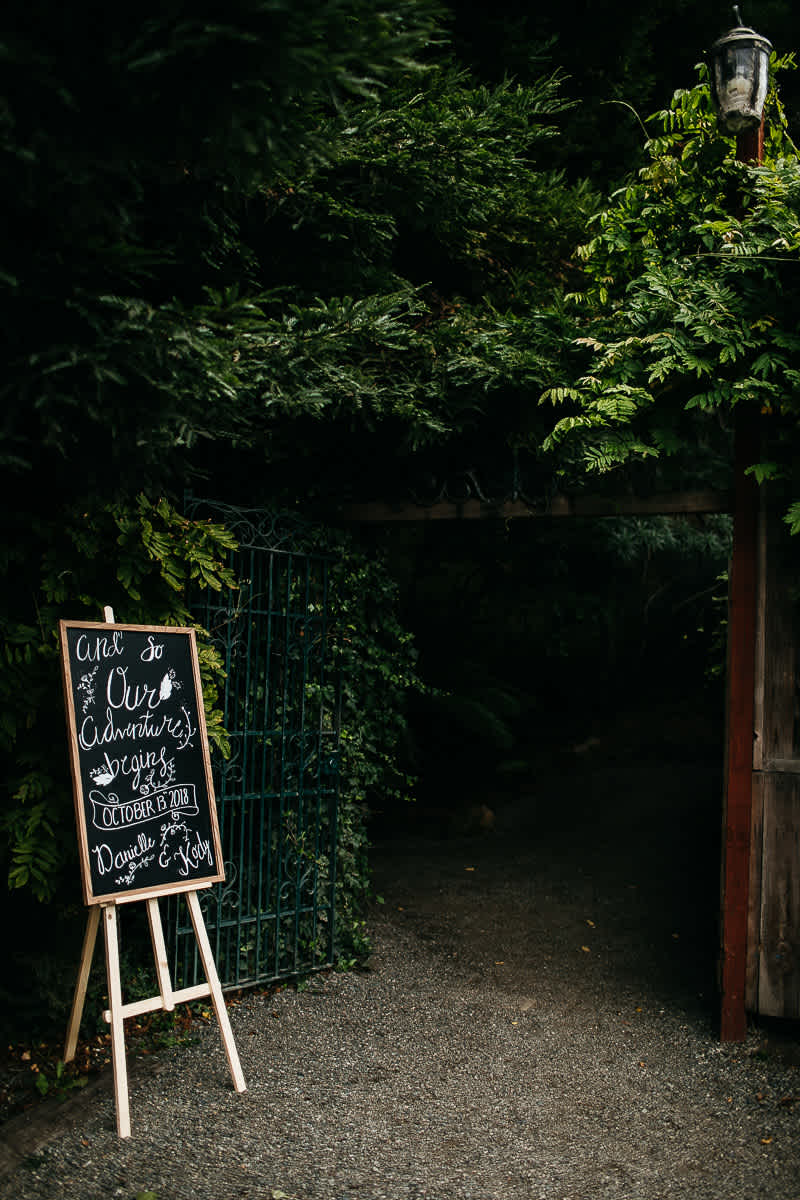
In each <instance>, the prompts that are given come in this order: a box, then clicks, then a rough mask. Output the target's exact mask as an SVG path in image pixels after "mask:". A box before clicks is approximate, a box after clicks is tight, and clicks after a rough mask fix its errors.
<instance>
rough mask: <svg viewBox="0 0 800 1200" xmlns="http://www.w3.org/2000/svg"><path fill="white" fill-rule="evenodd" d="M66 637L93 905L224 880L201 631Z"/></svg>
mask: <svg viewBox="0 0 800 1200" xmlns="http://www.w3.org/2000/svg"><path fill="white" fill-rule="evenodd" d="M59 628H60V633H61V661H62V666H63V676H64V695H65V699H66V707H67V724H68V730H69V742H70V759H71V764H72V777H73V786H74V792H75V811H76V818H77V823H78V835H79V842H80V852H81V871H82V877H83V891H84V898H85V900H86V903H87V904H99V903H101V902H105V901H109V900H112V899H115V898H117V897H120V898H121V897H124V898H125V899H133V898H134V897H138V896H142V895H144V896H147V895H152V894H153V893H154V892H155V891H178V890H187V889H189V888H195V887H197V886H206V885H207V884H211V883H215V882H217V881H218V880H220V879H223V878H224V872H223V869H222V856H221V850H220V839H219V826H218V822H217V812H216V805H215V801H214V789H213V785H212V782H211V769H210V762H209V754H208V739H207V736H206V726H205V716H204V713H203V699H202V690H201V686H200V672H199V668H198V663H197V646H196V642H195V634H194V630H193V629H179V628H168V627H161V626H148V625H109V624H105V623H89V622H78V621H60V622H59Z"/></svg>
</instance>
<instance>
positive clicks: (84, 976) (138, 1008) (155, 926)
mask: <svg viewBox="0 0 800 1200" xmlns="http://www.w3.org/2000/svg"><path fill="white" fill-rule="evenodd" d="M198 890H199V889H197V888H195V889H193V890H187V891H185V892H182V893H179V894H181V895H183V896H185V899H186V904H187V906H188V908H189V916H190V917H191V920H192V925H193V927H194V932H195V937H196V938H197V946H198V950H199V952H200V958H201V960H202V963H203V969H204V971H205V975H206V980H207V982H206V983H199V984H197V985H195V986H194V987H188V988H180V989H179V990H178V991H173V989H172V981H171V978H170V973H169V966H168V964H167V949H166V944H165V942H164V932H163V929H162V925H161V914H160V912H159V908H158V895H159V894H160V895H166V894H169V895H175V893H174V892H170V893H159V894H156V895H153V896H150V897H148V898H147V900H146V901H145V903H146V904H147V919H148V922H149V925H150V937H151V939H152V943H153V955H154V958H155V965H156V975H157V977H158V987H159V994H158V995H157V996H151V997H150V998H149V999H147V1000H135V1001H133V1002H132V1003H131V1004H123V1002H122V983H121V978H120V970H119V938H118V933H117V908H118V907H119V906H120V905H121V904H125V903H126V901H125V900H114V901H112V902H111V903H109V904H97V905H94V906H93V907H92V909H91V910H90V912H89V919H88V922H87V925H86V934H85V936H84V939H83V950H82V952H81V963H80V969H79V971H78V981H77V984H76V986H75V997H74V999H73V1002H72V1011H71V1013H70V1018H69V1024H68V1026H67V1040H66V1044H65V1046H64V1062H71V1061H72V1059H73V1058H74V1057H75V1051H76V1048H77V1044H78V1030H79V1028H80V1023H81V1017H82V1016H83V1007H84V1002H85V999H86V987H87V984H88V982H89V972H90V970H91V967H92V958H93V957H94V948H95V942H96V940H97V927H98V925H99V924H100V916H101V914H102V917H103V932H104V934H105V944H106V976H107V980H108V1002H109V1007H108V1009H106V1011H105V1012H104V1013H103V1017H104V1019H105V1020H106V1021H107V1022H108V1023H109V1025H110V1027H111V1057H112V1061H113V1064H114V1097H115V1101H116V1107H117V1133H118V1134H119V1136H120V1137H121V1138H127V1137H130V1136H131V1119H130V1109H129V1105H128V1072H127V1066H126V1063H125V1029H124V1025H123V1021H124V1019H125V1017H138V1016H142V1015H143V1014H144V1013H148V1012H157V1011H158V1010H159V1009H162V1010H163V1011H164V1012H172V1011H173V1010H174V1008H175V1005H176V1004H188V1003H190V1002H191V1001H193V1000H201V999H202V998H203V997H205V996H210V997H211V1002H212V1004H213V1006H214V1012H215V1013H216V1017H217V1021H218V1022H219V1028H220V1035H221V1037H222V1044H223V1047H224V1049H225V1056H226V1058H227V1060H228V1068H229V1070H230V1073H231V1079H232V1080H233V1086H234V1088H235V1090H236V1091H237V1092H245V1091H247V1085H246V1083H245V1081H244V1075H243V1074H242V1068H241V1065H240V1063H239V1054H238V1051H237V1049H236V1043H235V1041H234V1038H233V1030H232V1029H231V1023H230V1019H229V1017H228V1010H227V1008H226V1007H225V998H224V996H223V994H222V987H221V985H220V982H219V976H218V975H217V968H216V965H215V963H214V956H213V954H212V952H211V943H210V942H209V940H208V932H207V930H206V926H205V921H204V920H203V914H202V911H201V909H200V902H199V900H198V898H197V892H198ZM137 898H138V897H137ZM134 902H135V901H133V900H131V901H127V903H134Z"/></svg>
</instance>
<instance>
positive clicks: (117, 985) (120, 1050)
mask: <svg viewBox="0 0 800 1200" xmlns="http://www.w3.org/2000/svg"><path fill="white" fill-rule="evenodd" d="M103 918H104V919H103V928H104V930H105V937H106V974H107V978H108V1006H109V1009H110V1015H111V1057H112V1059H113V1062H114V1098H115V1100H116V1104H117V1133H118V1134H119V1136H120V1137H121V1138H128V1137H130V1136H131V1116H130V1109H129V1107H128V1070H127V1066H126V1063H125V1024H124V1022H123V1019H122V982H121V980H120V973H119V940H118V937H117V909H116V905H114V904H104V905H103Z"/></svg>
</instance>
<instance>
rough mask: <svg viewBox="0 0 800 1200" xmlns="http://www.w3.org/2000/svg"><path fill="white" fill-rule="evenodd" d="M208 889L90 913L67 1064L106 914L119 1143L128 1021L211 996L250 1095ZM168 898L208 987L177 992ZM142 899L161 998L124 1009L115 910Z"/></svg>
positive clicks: (126, 1112) (126, 1110) (123, 1130)
mask: <svg viewBox="0 0 800 1200" xmlns="http://www.w3.org/2000/svg"><path fill="white" fill-rule="evenodd" d="M103 615H104V619H105V620H106V621H107V622H109V623H111V624H113V622H114V612H113V609H111V608H105V609H104V610H103ZM208 886H209V885H208V883H201V884H197V885H196V886H195V887H192V886H191V884H190V885H189V886H188V887H186V888H183V887H181V888H180V889H176V888H174V887H171V888H167V889H165V890H163V891H158V890H154V891H153V892H151V893H150V894H149V895H147V896H146V897H143V896H141V895H138V896H131V897H129V898H127V897H125V896H124V895H120V896H116V897H115V898H114V899H112V900H109V901H106V902H103V903H99V904H94V905H92V906H91V907H90V909H89V917H88V921H87V925H86V933H85V935H84V939H83V949H82V951H81V961H80V968H79V970H78V980H77V983H76V985H75V995H74V998H73V1002H72V1011H71V1013H70V1018H69V1024H68V1025H67V1038H66V1043H65V1046H64V1062H71V1061H72V1059H74V1057H75V1051H76V1049H77V1044H78V1031H79V1029H80V1024H81V1017H82V1016H83V1008H84V1003H85V1000H86V988H87V985H88V982H89V973H90V971H91V967H92V959H93V957H94V949H95V943H96V941H97V927H98V925H99V924H100V917H101V915H102V917H103V933H104V936H105V946H106V978H107V981H108V1003H109V1007H108V1009H107V1010H106V1011H105V1012H104V1013H103V1017H104V1019H105V1020H106V1021H107V1022H108V1024H109V1025H110V1027H111V1056H112V1061H113V1065H114V1098H115V1102H116V1110H117V1133H118V1134H119V1136H120V1137H121V1138H128V1137H130V1136H131V1120H130V1107H129V1104H128V1072H127V1066H126V1062H125V1027H124V1024H123V1022H124V1020H125V1017H135V1016H141V1015H142V1014H144V1013H148V1012H157V1011H158V1010H159V1009H161V1010H163V1011H164V1012H172V1011H173V1010H174V1008H175V1005H176V1004H186V1003H189V1002H191V1001H193V1000H200V999H202V998H203V997H205V996H210V997H211V1002H212V1004H213V1006H214V1012H215V1013H216V1017H217V1021H218V1022H219V1027H220V1035H221V1037H222V1044H223V1047H224V1049H225V1056H226V1058H227V1060H228V1068H229V1070H230V1073H231V1078H232V1080H233V1086H234V1088H235V1090H236V1091H237V1092H244V1091H246V1090H247V1085H246V1084H245V1081H244V1076H243V1074H242V1068H241V1065H240V1063H239V1054H238V1052H237V1049H236V1043H235V1041H234V1038H233V1030H232V1029H231V1023H230V1020H229V1018H228V1010H227V1008H226V1007H225V999H224V997H223V994H222V987H221V985H220V982H219V976H218V974H217V968H216V964H215V962H214V956H213V953H212V951H211V943H210V942H209V939H208V931H207V930H206V926H205V921H204V920H203V914H202V911H201V908H200V901H199V900H198V898H197V892H198V890H199V889H200V888H201V887H208ZM166 895H172V896H174V895H183V896H184V897H185V899H186V904H187V906H188V909H189V916H190V917H191V921H192V926H193V928H194V933H195V937H196V938H197V946H198V950H199V953H200V958H201V960H202V963H203V969H204V971H205V976H206V980H207V982H206V983H200V984H197V985H196V986H194V987H188V988H180V989H179V990H178V991H173V988H172V980H171V978H170V972H169V965H168V960H167V948H166V943H165V941H164V931H163V927H162V925H161V914H160V911H159V907H158V900H159V897H160V896H166ZM142 899H144V900H145V903H146V905H147V920H148V923H149V925H150V938H151V941H152V943H153V956H154V958H155V967H156V976H157V979H158V988H159V994H158V995H157V996H151V997H150V998H148V999H147V1000H136V1001H133V1002H132V1003H130V1004H123V1002H122V981H121V976H120V969H119V936H118V930H117V908H118V907H120V906H121V905H123V904H131V903H134V902H135V901H136V900H142Z"/></svg>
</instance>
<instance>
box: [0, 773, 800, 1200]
mask: <svg viewBox="0 0 800 1200" xmlns="http://www.w3.org/2000/svg"><path fill="white" fill-rule="evenodd" d="M578 782H579V783H580V786H579V787H575V786H573V787H572V788H571V796H570V799H569V800H568V801H567V800H565V799H564V798H563V797H562V796H560V795H559V794H558V788H557V781H556V780H555V778H553V779H552V780H551V781H550V784H549V786H548V788H547V789H543V791H545V790H546V792H547V794H546V798H543V795H542V793H541V792H540V795H539V797H538V798H537V797H530V796H529V797H524V798H522V799H519V800H511V799H509V798H508V797H506V798H505V800H503V801H501V802H500V803H499V804H497V806H496V822H495V829H494V831H493V832H491V833H488V834H487V833H484V834H477V833H476V834H471V835H464V834H463V828H461V826H462V820H461V817H458V816H456V817H450V818H448V822H447V823H448V826H449V827H448V829H447V830H446V832H447V833H448V836H446V837H440V838H439V839H436V840H432V839H430V838H421V837H415V836H413V835H410V834H409V835H408V836H405V837H404V838H403V839H402V840H395V841H393V842H392V843H391V844H383V845H379V846H378V847H376V851H375V859H374V863H375V877H376V890H377V891H378V892H379V893H380V894H381V895H382V897H383V898H384V903H383V904H382V905H376V907H375V910H374V912H373V914H372V917H371V921H370V925H371V933H372V939H373V944H374V954H373V957H372V959H371V961H370V963H369V965H368V969H367V970H365V971H363V972H358V973H350V974H337V973H330V974H327V975H325V976H319V977H316V978H315V979H313V980H312V981H311V983H310V984H309V986H308V987H307V988H306V989H305V990H302V989H301V990H294V989H290V988H287V989H285V990H283V991H281V992H279V993H278V994H276V995H272V996H268V995H259V996H256V995H252V996H250V997H249V998H246V999H244V1000H243V1001H242V1002H241V1003H240V1004H238V1005H237V1006H235V1007H234V1008H233V1009H232V1010H231V1018H232V1022H233V1028H234V1032H235V1035H236V1039H237V1044H238V1046H239V1051H240V1055H241V1059H242V1066H243V1070H244V1073H245V1077H246V1079H247V1083H248V1091H247V1092H246V1093H244V1094H243V1095H237V1094H235V1093H234V1092H233V1091H232V1089H231V1085H230V1080H229V1076H228V1074H227V1068H226V1065H225V1060H224V1056H223V1053H222V1050H221V1046H220V1043H219V1039H218V1036H217V1033H216V1027H215V1026H212V1027H210V1028H209V1029H205V1030H203V1031H202V1032H201V1035H200V1040H199V1042H198V1043H197V1044H195V1045H192V1046H188V1047H180V1048H177V1049H175V1050H173V1051H170V1052H168V1053H166V1054H164V1055H163V1056H160V1057H159V1059H158V1060H157V1061H156V1062H155V1063H153V1062H150V1063H148V1064H147V1065H146V1066H144V1065H139V1064H133V1068H132V1071H131V1087H130V1099H131V1116H132V1124H133V1136H132V1138H131V1139H130V1140H129V1141H127V1142H120V1141H119V1140H118V1138H117V1136H116V1133H115V1120H114V1105H113V1097H112V1093H111V1090H110V1086H109V1083H110V1081H109V1079H108V1077H106V1078H105V1079H101V1080H100V1082H99V1083H96V1084H94V1085H90V1088H89V1089H87V1091H86V1092H84V1093H81V1094H79V1095H76V1097H75V1099H71V1100H68V1101H67V1102H65V1103H64V1104H62V1105H58V1104H56V1103H50V1104H47V1105H44V1106H42V1108H41V1109H40V1110H39V1111H38V1112H37V1113H36V1114H34V1115H33V1116H28V1115H26V1116H24V1117H21V1118H16V1119H15V1120H13V1121H11V1122H9V1123H8V1124H7V1125H6V1127H5V1129H4V1130H3V1133H4V1134H5V1141H4V1145H5V1150H4V1153H3V1154H2V1156H0V1197H2V1198H9V1200H11V1198H12V1197H13V1200H35V1198H36V1200H38V1198H42V1200H44V1198H46V1200H52V1198H54V1197H66V1198H68V1200H69V1198H73V1197H75V1198H80V1200H100V1198H101V1197H102V1198H103V1200H109V1198H111V1197H122V1198H123V1200H133V1198H134V1197H136V1195H137V1193H139V1192H141V1191H145V1190H147V1191H151V1192H154V1193H155V1194H156V1196H157V1197H158V1200H189V1198H190V1197H191V1198H193V1200H206V1198H208V1200H229V1198H230V1200H232V1198H234V1197H253V1198H256V1197H257V1198H259V1200H261V1198H264V1200H267V1198H269V1200H281V1198H288V1197H291V1198H292V1200H294V1198H296V1200H323V1198H324V1200H355V1198H356V1197H359V1198H363V1200H381V1198H383V1197H386V1198H388V1200H422V1197H429V1198H431V1200H434V1198H435V1200H523V1198H524V1200H529V1198H533V1197H547V1198H548V1200H549V1198H553V1200H603V1198H609V1200H612V1198H613V1200H668V1198H669V1200H672V1198H675V1200H677V1198H684V1197H685V1198H686V1200H689V1198H690V1197H691V1200H722V1198H726V1200H727V1198H735V1200H751V1198H753V1200H754V1198H755V1197H765V1198H766V1197H769V1200H798V1197H800V1128H798V1126H799V1125H800V1066H799V1065H798V1064H800V1041H799V1040H798V1037H797V1033H796V1029H794V1028H792V1029H789V1028H787V1027H786V1026H785V1025H780V1026H776V1027H775V1028H774V1029H773V1028H767V1027H765V1026H764V1025H761V1026H758V1027H756V1026H754V1027H753V1028H752V1029H751V1032H750V1035H749V1037H748V1040H747V1042H745V1043H744V1044H743V1045H736V1046H724V1047H723V1046H721V1045H720V1044H719V1042H718V1040H717V1038H716V1034H715V1028H714V1020H715V1010H716V1006H717V1002H716V997H715V995H714V986H713V970H714V961H713V960H714V928H713V920H712V917H713V912H714V908H715V904H716V902H715V899H714V889H715V885H716V871H717V867H716V848H715V846H714V837H713V829H714V826H715V824H716V815H715V814H716V812H717V810H718V779H717V778H716V776H715V775H714V773H711V772H707V771H702V770H699V769H693V770H689V769H684V770H683V771H678V770H675V769H672V768H669V769H668V768H662V769H660V770H658V771H655V770H654V768H653V767H652V766H649V767H647V768H646V769H645V768H642V769H639V770H621V769H619V768H614V767H606V768H602V769H600V768H597V769H594V770H590V769H589V768H588V766H587V768H586V769H585V773H584V775H583V777H582V779H580V780H579V781H578ZM573 783H574V781H573ZM469 825H470V818H469V816H468V814H467V815H464V818H463V827H467V826H469ZM442 832H444V830H443V831H442Z"/></svg>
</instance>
